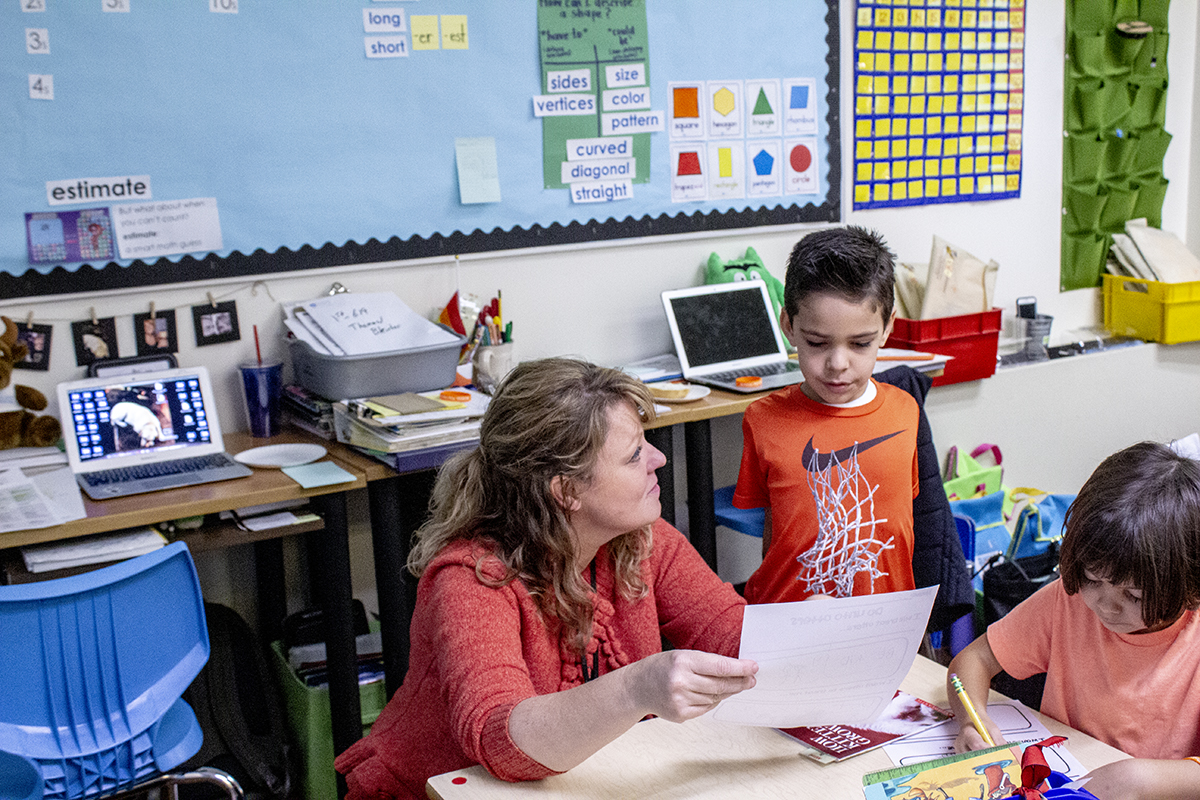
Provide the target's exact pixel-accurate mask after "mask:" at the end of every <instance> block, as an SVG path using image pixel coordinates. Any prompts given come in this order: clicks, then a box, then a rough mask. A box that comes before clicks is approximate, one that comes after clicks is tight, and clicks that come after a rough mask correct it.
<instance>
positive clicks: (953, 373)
mask: <svg viewBox="0 0 1200 800" xmlns="http://www.w3.org/2000/svg"><path fill="white" fill-rule="evenodd" d="M999 341H1000V309H998V308H993V309H992V310H991V311H982V312H980V313H978V314H963V315H961V316H957V317H937V318H935V319H905V318H904V317H896V324H895V326H893V327H892V335H891V336H889V337H888V340H887V344H886V345H885V346H887V347H902V348H904V349H906V350H923V351H924V352H926V353H939V354H941V355H947V356H954V358H952V359H951V360H950V361H949V362H948V363H947V364H946V371H945V372H943V373H942V374H941V375H940V376H938V377H936V378H934V379H933V385H934V386H945V385H946V384H948V383H963V382H964V381H977V380H979V379H980V378H986V377H988V376H989V375H993V374H995V372H996V348H997V345H998V343H999Z"/></svg>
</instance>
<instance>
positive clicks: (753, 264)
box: [704, 247, 783, 318]
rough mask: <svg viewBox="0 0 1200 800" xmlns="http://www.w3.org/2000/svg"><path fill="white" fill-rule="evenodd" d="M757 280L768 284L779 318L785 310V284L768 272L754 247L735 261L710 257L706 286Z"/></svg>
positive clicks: (714, 255)
mask: <svg viewBox="0 0 1200 800" xmlns="http://www.w3.org/2000/svg"><path fill="white" fill-rule="evenodd" d="M755 278H757V279H759V280H761V281H762V282H763V283H765V284H767V294H768V295H769V296H770V298H771V305H772V306H774V307H775V316H776V317H777V318H778V316H779V311H780V310H781V309H782V308H783V284H782V283H780V281H779V279H778V278H776V277H775V276H774V275H772V274H771V273H770V272H768V271H767V268H766V267H765V266H764V265H763V262H762V259H761V258H759V257H758V253H756V252H754V248H753V247H747V248H746V255H745V257H744V258H740V259H734V260H733V261H722V260H721V257H720V256H718V255H717V254H716V253H713V254H712V255H711V256H709V257H708V268H707V269H706V270H705V273H704V282H705V283H706V284H709V283H732V282H734V281H751V280H754V279H755Z"/></svg>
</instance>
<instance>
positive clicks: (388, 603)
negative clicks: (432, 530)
mask: <svg viewBox="0 0 1200 800" xmlns="http://www.w3.org/2000/svg"><path fill="white" fill-rule="evenodd" d="M401 483H402V478H400V477H399V476H397V477H395V478H388V479H386V480H380V481H372V482H371V483H369V484H367V497H368V500H369V502H370V507H371V547H372V549H373V551H374V553H375V591H376V592H377V594H378V598H379V632H380V634H381V636H382V638H383V674H384V685H385V686H386V687H387V696H388V697H389V698H390V697H391V696H392V694H393V693H395V691H396V690H397V689H398V688H400V684H401V683H402V682H403V680H404V673H405V672H407V671H408V648H409V642H408V626H409V622H410V620H411V619H412V606H411V605H410V604H409V603H408V597H407V593H406V591H405V586H406V584H407V583H409V582H414V581H416V578H413V577H412V576H411V575H409V574H408V570H407V569H406V568H405V564H406V563H407V562H408V550H409V541H410V539H409V536H408V535H406V532H405V531H404V527H405V526H404V525H403V514H402V503H401V493H402V491H403V487H402V486H401Z"/></svg>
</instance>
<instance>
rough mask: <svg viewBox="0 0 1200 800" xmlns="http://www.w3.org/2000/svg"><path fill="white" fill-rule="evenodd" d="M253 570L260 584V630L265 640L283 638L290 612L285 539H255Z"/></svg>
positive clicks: (270, 640)
mask: <svg viewBox="0 0 1200 800" xmlns="http://www.w3.org/2000/svg"><path fill="white" fill-rule="evenodd" d="M254 574H255V581H256V583H257V585H258V631H259V634H260V636H261V637H262V640H263V641H264V642H274V641H277V640H280V639H282V638H283V619H284V617H286V616H287V583H286V579H285V577H284V569H283V539H263V540H262V541H259V542H255V543H254Z"/></svg>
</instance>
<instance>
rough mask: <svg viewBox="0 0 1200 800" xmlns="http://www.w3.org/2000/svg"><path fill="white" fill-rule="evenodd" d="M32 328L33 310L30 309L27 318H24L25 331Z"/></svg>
mask: <svg viewBox="0 0 1200 800" xmlns="http://www.w3.org/2000/svg"><path fill="white" fill-rule="evenodd" d="M32 327H33V309H32V308H31V309H29V316H28V317H26V318H25V329H26V330H28V329H30V328H32Z"/></svg>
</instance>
